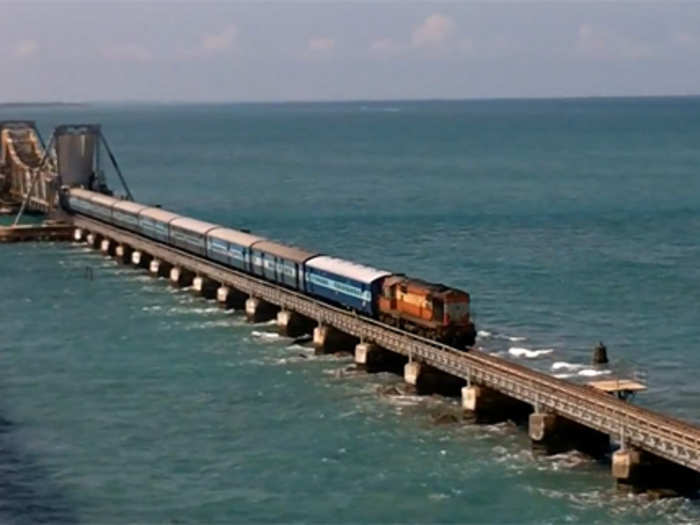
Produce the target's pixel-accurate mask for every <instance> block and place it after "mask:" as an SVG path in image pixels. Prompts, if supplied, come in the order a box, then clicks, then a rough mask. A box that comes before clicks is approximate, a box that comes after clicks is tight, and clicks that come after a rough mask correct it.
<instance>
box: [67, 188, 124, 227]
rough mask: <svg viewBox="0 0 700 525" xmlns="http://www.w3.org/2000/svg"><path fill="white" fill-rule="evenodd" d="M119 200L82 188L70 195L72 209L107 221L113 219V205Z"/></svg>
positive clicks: (69, 202) (69, 201)
mask: <svg viewBox="0 0 700 525" xmlns="http://www.w3.org/2000/svg"><path fill="white" fill-rule="evenodd" d="M118 202H120V201H119V199H115V198H114V197H110V196H108V195H103V194H101V193H95V192H92V191H87V190H81V189H78V190H73V191H71V192H70V195H69V196H68V205H69V206H70V207H71V208H72V209H74V210H76V211H79V212H81V213H84V214H85V215H88V216H90V217H94V218H96V219H101V220H103V221H107V222H111V221H112V206H113V205H114V204H116V203H118Z"/></svg>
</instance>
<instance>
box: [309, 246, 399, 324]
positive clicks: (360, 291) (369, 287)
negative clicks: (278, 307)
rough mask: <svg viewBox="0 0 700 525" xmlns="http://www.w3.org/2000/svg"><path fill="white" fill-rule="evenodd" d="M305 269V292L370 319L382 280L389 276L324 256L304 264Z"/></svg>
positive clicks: (375, 270) (375, 307) (373, 314)
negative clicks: (360, 313) (366, 315)
mask: <svg viewBox="0 0 700 525" xmlns="http://www.w3.org/2000/svg"><path fill="white" fill-rule="evenodd" d="M305 268H306V270H305V271H306V274H305V281H306V292H308V293H310V294H312V295H315V296H317V297H321V298H323V299H327V300H329V301H332V302H334V303H337V304H340V305H342V306H345V307H346V308H351V309H353V310H357V311H358V312H362V313H365V314H368V315H371V316H373V317H374V316H375V314H376V312H377V301H378V299H379V294H380V291H381V283H382V280H383V279H384V277H387V276H389V275H391V273H390V272H386V271H384V270H377V269H376V268H371V267H369V266H365V265H363V264H357V263H354V262H351V261H346V260H344V259H338V258H337V257H329V256H327V255H320V256H318V257H314V258H313V259H310V260H308V261H306V265H305Z"/></svg>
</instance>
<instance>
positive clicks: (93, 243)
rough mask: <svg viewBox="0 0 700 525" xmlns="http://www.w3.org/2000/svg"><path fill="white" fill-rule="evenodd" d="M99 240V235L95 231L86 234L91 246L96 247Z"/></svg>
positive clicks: (86, 239) (86, 240)
mask: <svg viewBox="0 0 700 525" xmlns="http://www.w3.org/2000/svg"><path fill="white" fill-rule="evenodd" d="M98 241H99V235H97V234H96V233H93V232H87V234H86V235H85V242H86V243H87V245H88V246H89V247H90V248H94V247H96V246H97V243H98Z"/></svg>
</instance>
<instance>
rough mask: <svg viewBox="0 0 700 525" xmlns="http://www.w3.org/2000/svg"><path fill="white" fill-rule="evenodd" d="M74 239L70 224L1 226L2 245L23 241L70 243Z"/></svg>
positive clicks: (50, 223) (0, 240)
mask: <svg viewBox="0 0 700 525" xmlns="http://www.w3.org/2000/svg"><path fill="white" fill-rule="evenodd" d="M72 238H73V226H72V225H70V224H68V223H55V222H44V223H41V224H20V225H17V226H0V243H8V242H22V241H69V240H71V239H72Z"/></svg>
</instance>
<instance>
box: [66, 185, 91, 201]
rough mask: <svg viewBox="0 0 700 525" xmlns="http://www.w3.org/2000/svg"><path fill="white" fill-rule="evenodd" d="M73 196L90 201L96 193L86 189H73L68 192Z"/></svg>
mask: <svg viewBox="0 0 700 525" xmlns="http://www.w3.org/2000/svg"><path fill="white" fill-rule="evenodd" d="M68 191H69V193H70V194H71V195H75V196H76V197H82V198H83V199H89V198H90V197H92V195H93V194H94V193H95V192H94V191H90V190H86V189H85V188H78V187H76V188H71V189H70V190H68Z"/></svg>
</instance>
